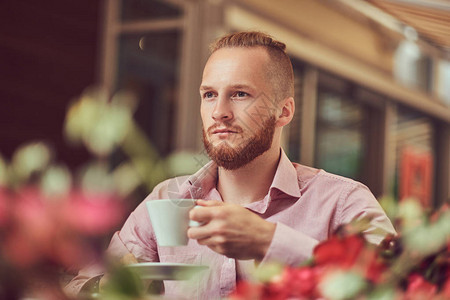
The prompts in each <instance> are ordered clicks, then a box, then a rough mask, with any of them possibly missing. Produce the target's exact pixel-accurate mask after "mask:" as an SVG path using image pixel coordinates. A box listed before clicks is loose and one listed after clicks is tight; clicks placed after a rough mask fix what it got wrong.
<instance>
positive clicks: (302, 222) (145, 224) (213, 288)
mask: <svg viewBox="0 0 450 300" xmlns="http://www.w3.org/2000/svg"><path fill="white" fill-rule="evenodd" d="M216 178H217V166H216V165H215V164H214V163H212V162H210V163H208V164H207V165H205V166H204V167H203V168H202V169H200V170H199V171H198V172H197V173H196V174H194V175H192V176H184V177H177V178H173V179H170V180H166V181H164V182H162V183H160V184H159V185H158V186H156V187H155V189H154V190H153V192H152V193H151V194H150V195H149V196H148V197H147V198H146V199H145V200H144V201H143V202H142V203H141V204H140V205H139V206H138V207H137V208H136V210H135V211H134V212H133V213H132V214H131V215H130V216H129V218H128V220H127V221H126V222H125V224H124V226H123V228H122V229H121V230H120V231H119V232H117V233H115V235H114V236H113V238H112V240H111V244H110V246H109V248H108V252H109V254H111V255H114V256H117V257H122V256H124V255H125V254H128V253H130V252H131V253H133V255H134V256H136V258H137V259H138V261H139V262H148V261H160V262H177V263H188V264H202V265H208V266H209V270H208V271H206V272H204V274H203V275H204V276H202V278H200V279H196V280H195V281H192V282H191V281H165V282H164V287H165V293H166V295H170V296H173V297H174V298H175V299H220V298H223V297H226V296H227V295H228V294H229V293H230V292H231V291H233V289H234V288H235V286H236V278H237V277H239V278H246V277H247V276H248V275H249V274H250V273H251V272H252V270H254V269H255V263H254V261H253V260H245V261H244V260H235V259H231V258H227V257H225V256H223V255H220V254H217V253H215V252H213V251H212V250H210V249H209V248H208V247H206V246H201V245H198V244H197V242H196V240H189V244H188V245H187V246H181V247H158V245H157V243H156V238H155V236H154V233H153V230H152V226H151V223H150V219H149V216H148V212H147V208H146V205H145V202H146V201H149V200H154V199H167V198H173V199H175V198H193V199H207V200H220V201H222V198H221V196H220V194H219V192H218V191H217V189H216ZM246 207H247V208H248V209H250V210H251V211H253V212H254V213H256V214H257V215H259V216H261V217H262V218H264V219H265V220H267V221H269V222H273V223H276V224H277V226H276V230H275V234H274V237H273V240H272V243H271V245H270V247H269V250H268V251H267V253H266V256H265V257H264V259H263V261H262V262H261V264H260V265H263V264H265V263H267V262H280V263H283V264H288V265H292V266H295V265H298V264H300V263H302V262H303V261H305V260H306V259H308V258H309V257H310V256H311V254H312V251H313V249H314V247H315V246H316V245H317V244H318V243H319V242H320V241H324V240H326V239H327V238H328V237H329V236H330V234H332V233H333V232H334V231H335V230H336V229H337V228H338V226H339V225H341V224H346V223H349V222H350V221H352V220H353V219H355V218H362V217H370V218H371V227H370V229H369V230H367V231H366V232H365V236H366V239H367V240H368V241H370V242H372V243H379V242H380V241H381V240H382V239H383V237H384V235H385V234H386V233H395V230H394V228H393V226H392V224H391V222H390V221H389V219H388V218H387V216H386V214H385V213H384V212H383V210H382V208H381V207H380V205H379V204H378V201H377V200H376V199H375V197H374V196H373V195H372V193H371V192H370V191H369V189H368V188H367V187H366V186H364V185H363V184H361V183H358V182H356V181H353V180H351V179H347V178H344V177H341V176H337V175H333V174H330V173H327V172H325V171H323V170H317V169H314V168H309V167H306V166H303V165H300V164H296V163H291V162H290V161H289V159H288V158H287V156H286V155H285V153H284V152H283V151H282V152H281V158H280V161H279V164H278V168H277V171H276V173H275V177H274V179H273V182H272V185H271V187H270V189H269V193H268V194H267V195H266V197H265V198H264V199H263V200H261V201H258V202H253V203H251V204H249V205H247V206H246ZM383 232H384V233H383ZM100 272H101V271H98V270H94V269H92V268H91V269H85V270H82V271H80V274H79V275H78V276H77V277H75V278H74V279H73V280H72V282H71V283H69V285H68V286H67V287H66V290H67V291H68V292H69V293H74V292H75V293H76V292H77V291H79V290H80V288H81V287H82V285H83V284H84V283H85V282H86V281H87V280H88V279H89V278H92V277H94V276H96V275H98V274H100Z"/></svg>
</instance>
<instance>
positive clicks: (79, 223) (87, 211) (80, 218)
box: [61, 191, 123, 235]
mask: <svg viewBox="0 0 450 300" xmlns="http://www.w3.org/2000/svg"><path fill="white" fill-rule="evenodd" d="M61 216H62V218H63V219H64V220H66V221H67V224H68V225H69V226H71V227H72V228H73V229H75V230H77V231H79V232H80V233H82V234H87V235H102V234H106V233H108V231H110V230H111V229H113V228H114V226H117V225H118V224H119V223H120V221H121V220H122V218H123V205H122V203H121V202H120V201H118V198H117V197H115V196H114V195H112V194H107V193H95V194H94V193H90V194H87V193H83V192H81V191H74V192H72V193H71V194H70V196H69V201H67V202H65V205H64V207H63V208H62V211H61Z"/></svg>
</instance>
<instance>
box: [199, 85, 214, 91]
mask: <svg viewBox="0 0 450 300" xmlns="http://www.w3.org/2000/svg"><path fill="white" fill-rule="evenodd" d="M209 90H213V88H212V87H210V86H207V85H201V86H200V91H209Z"/></svg>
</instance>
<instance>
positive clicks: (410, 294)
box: [405, 274, 437, 299]
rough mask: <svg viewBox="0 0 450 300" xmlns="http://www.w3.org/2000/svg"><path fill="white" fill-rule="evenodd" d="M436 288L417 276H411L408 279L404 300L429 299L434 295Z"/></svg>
mask: <svg viewBox="0 0 450 300" xmlns="http://www.w3.org/2000/svg"><path fill="white" fill-rule="evenodd" d="M436 292H437V286H436V285H434V284H432V283H430V282H428V281H426V280H425V278H423V277H422V276H421V275H419V274H411V275H410V276H409V278H408V288H407V290H406V293H405V297H406V299H431V298H433V296H435V295H436Z"/></svg>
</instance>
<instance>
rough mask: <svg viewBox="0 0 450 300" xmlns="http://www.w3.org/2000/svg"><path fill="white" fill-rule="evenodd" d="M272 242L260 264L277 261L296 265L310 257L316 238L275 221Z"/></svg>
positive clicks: (316, 242)
mask: <svg viewBox="0 0 450 300" xmlns="http://www.w3.org/2000/svg"><path fill="white" fill-rule="evenodd" d="M276 225H277V226H276V228H275V233H274V235H273V238H272V242H271V244H270V246H269V249H268V250H267V253H266V255H265V256H264V258H263V260H262V261H261V264H260V266H262V265H264V264H266V263H268V262H277V263H281V264H284V265H289V266H298V265H300V264H301V263H302V262H304V261H305V260H307V259H308V258H310V257H311V255H312V253H313V250H314V247H315V246H316V245H317V244H318V243H319V241H318V240H316V239H314V238H312V237H310V236H308V235H306V234H304V233H302V232H300V231H297V230H295V229H293V228H291V227H289V226H287V225H285V224H283V223H280V222H277V224H276Z"/></svg>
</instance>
